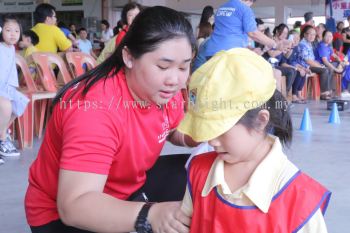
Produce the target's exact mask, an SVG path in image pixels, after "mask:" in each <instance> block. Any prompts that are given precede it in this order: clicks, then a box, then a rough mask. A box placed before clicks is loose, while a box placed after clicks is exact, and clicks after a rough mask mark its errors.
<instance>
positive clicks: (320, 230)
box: [297, 209, 328, 233]
mask: <svg viewBox="0 0 350 233" xmlns="http://www.w3.org/2000/svg"><path fill="white" fill-rule="evenodd" d="M327 232H328V231H327V226H326V223H325V221H324V218H323V215H322V212H321V210H320V209H318V210H317V212H316V213H315V214H314V215H313V216H312V218H311V219H310V220H309V221H308V222H307V223H306V224H305V225H304V226H303V228H301V229H300V230H299V231H298V232H297V233H327Z"/></svg>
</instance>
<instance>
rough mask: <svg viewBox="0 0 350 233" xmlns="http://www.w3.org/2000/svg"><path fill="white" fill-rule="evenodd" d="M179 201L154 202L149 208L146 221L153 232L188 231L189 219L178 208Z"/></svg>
mask: <svg viewBox="0 0 350 233" xmlns="http://www.w3.org/2000/svg"><path fill="white" fill-rule="evenodd" d="M180 206H181V202H162V203H156V204H154V205H153V206H152V207H151V209H150V210H149V214H148V221H149V223H150V224H151V225H152V229H153V232H155V233H177V232H178V233H188V232H189V225H190V223H191V219H190V218H189V217H188V216H186V215H185V214H184V213H183V212H182V211H181V209H180Z"/></svg>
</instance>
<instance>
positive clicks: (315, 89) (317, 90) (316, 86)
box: [308, 74, 321, 100]
mask: <svg viewBox="0 0 350 233" xmlns="http://www.w3.org/2000/svg"><path fill="white" fill-rule="evenodd" d="M308 82H309V83H308V86H309V88H311V96H312V99H314V100H320V97H321V86H320V76H319V75H318V74H315V75H312V76H310V77H309V79H308Z"/></svg>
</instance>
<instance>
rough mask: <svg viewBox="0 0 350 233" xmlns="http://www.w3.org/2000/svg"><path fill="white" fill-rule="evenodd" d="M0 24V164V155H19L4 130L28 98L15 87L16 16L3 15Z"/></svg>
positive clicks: (21, 111) (16, 85) (16, 83)
mask: <svg viewBox="0 0 350 233" xmlns="http://www.w3.org/2000/svg"><path fill="white" fill-rule="evenodd" d="M0 26H1V28H2V31H1V33H0V64H1V69H0V164H3V163H4V160H3V158H2V156H18V155H20V153H19V152H18V150H17V149H16V147H15V146H14V145H13V144H12V142H11V141H10V140H9V138H7V135H6V132H7V129H8V127H9V126H10V125H11V123H12V122H13V121H14V120H15V119H16V118H17V117H18V116H21V115H22V114H23V112H24V110H25V109H26V107H27V104H28V102H29V100H28V98H27V97H26V96H24V95H23V94H22V93H21V92H19V91H18V90H17V89H16V88H17V87H18V74H17V69H16V53H15V44H16V43H17V42H18V40H19V37H20V34H21V30H20V25H19V23H18V21H17V19H16V17H14V16H13V15H9V14H8V15H5V16H4V17H3V19H2V23H1V25H0Z"/></svg>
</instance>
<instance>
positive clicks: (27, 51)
mask: <svg viewBox="0 0 350 233" xmlns="http://www.w3.org/2000/svg"><path fill="white" fill-rule="evenodd" d="M38 43H39V37H38V35H37V34H36V33H35V32H34V31H32V30H27V31H24V32H23V34H22V41H21V47H22V48H24V50H23V57H24V58H26V59H28V58H29V56H30V55H31V54H32V53H34V52H38V49H37V48H36V47H35V45H37V44H38ZM29 70H30V73H31V74H32V75H33V78H34V79H35V77H36V75H35V74H36V68H35V64H34V63H30V64H29Z"/></svg>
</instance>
